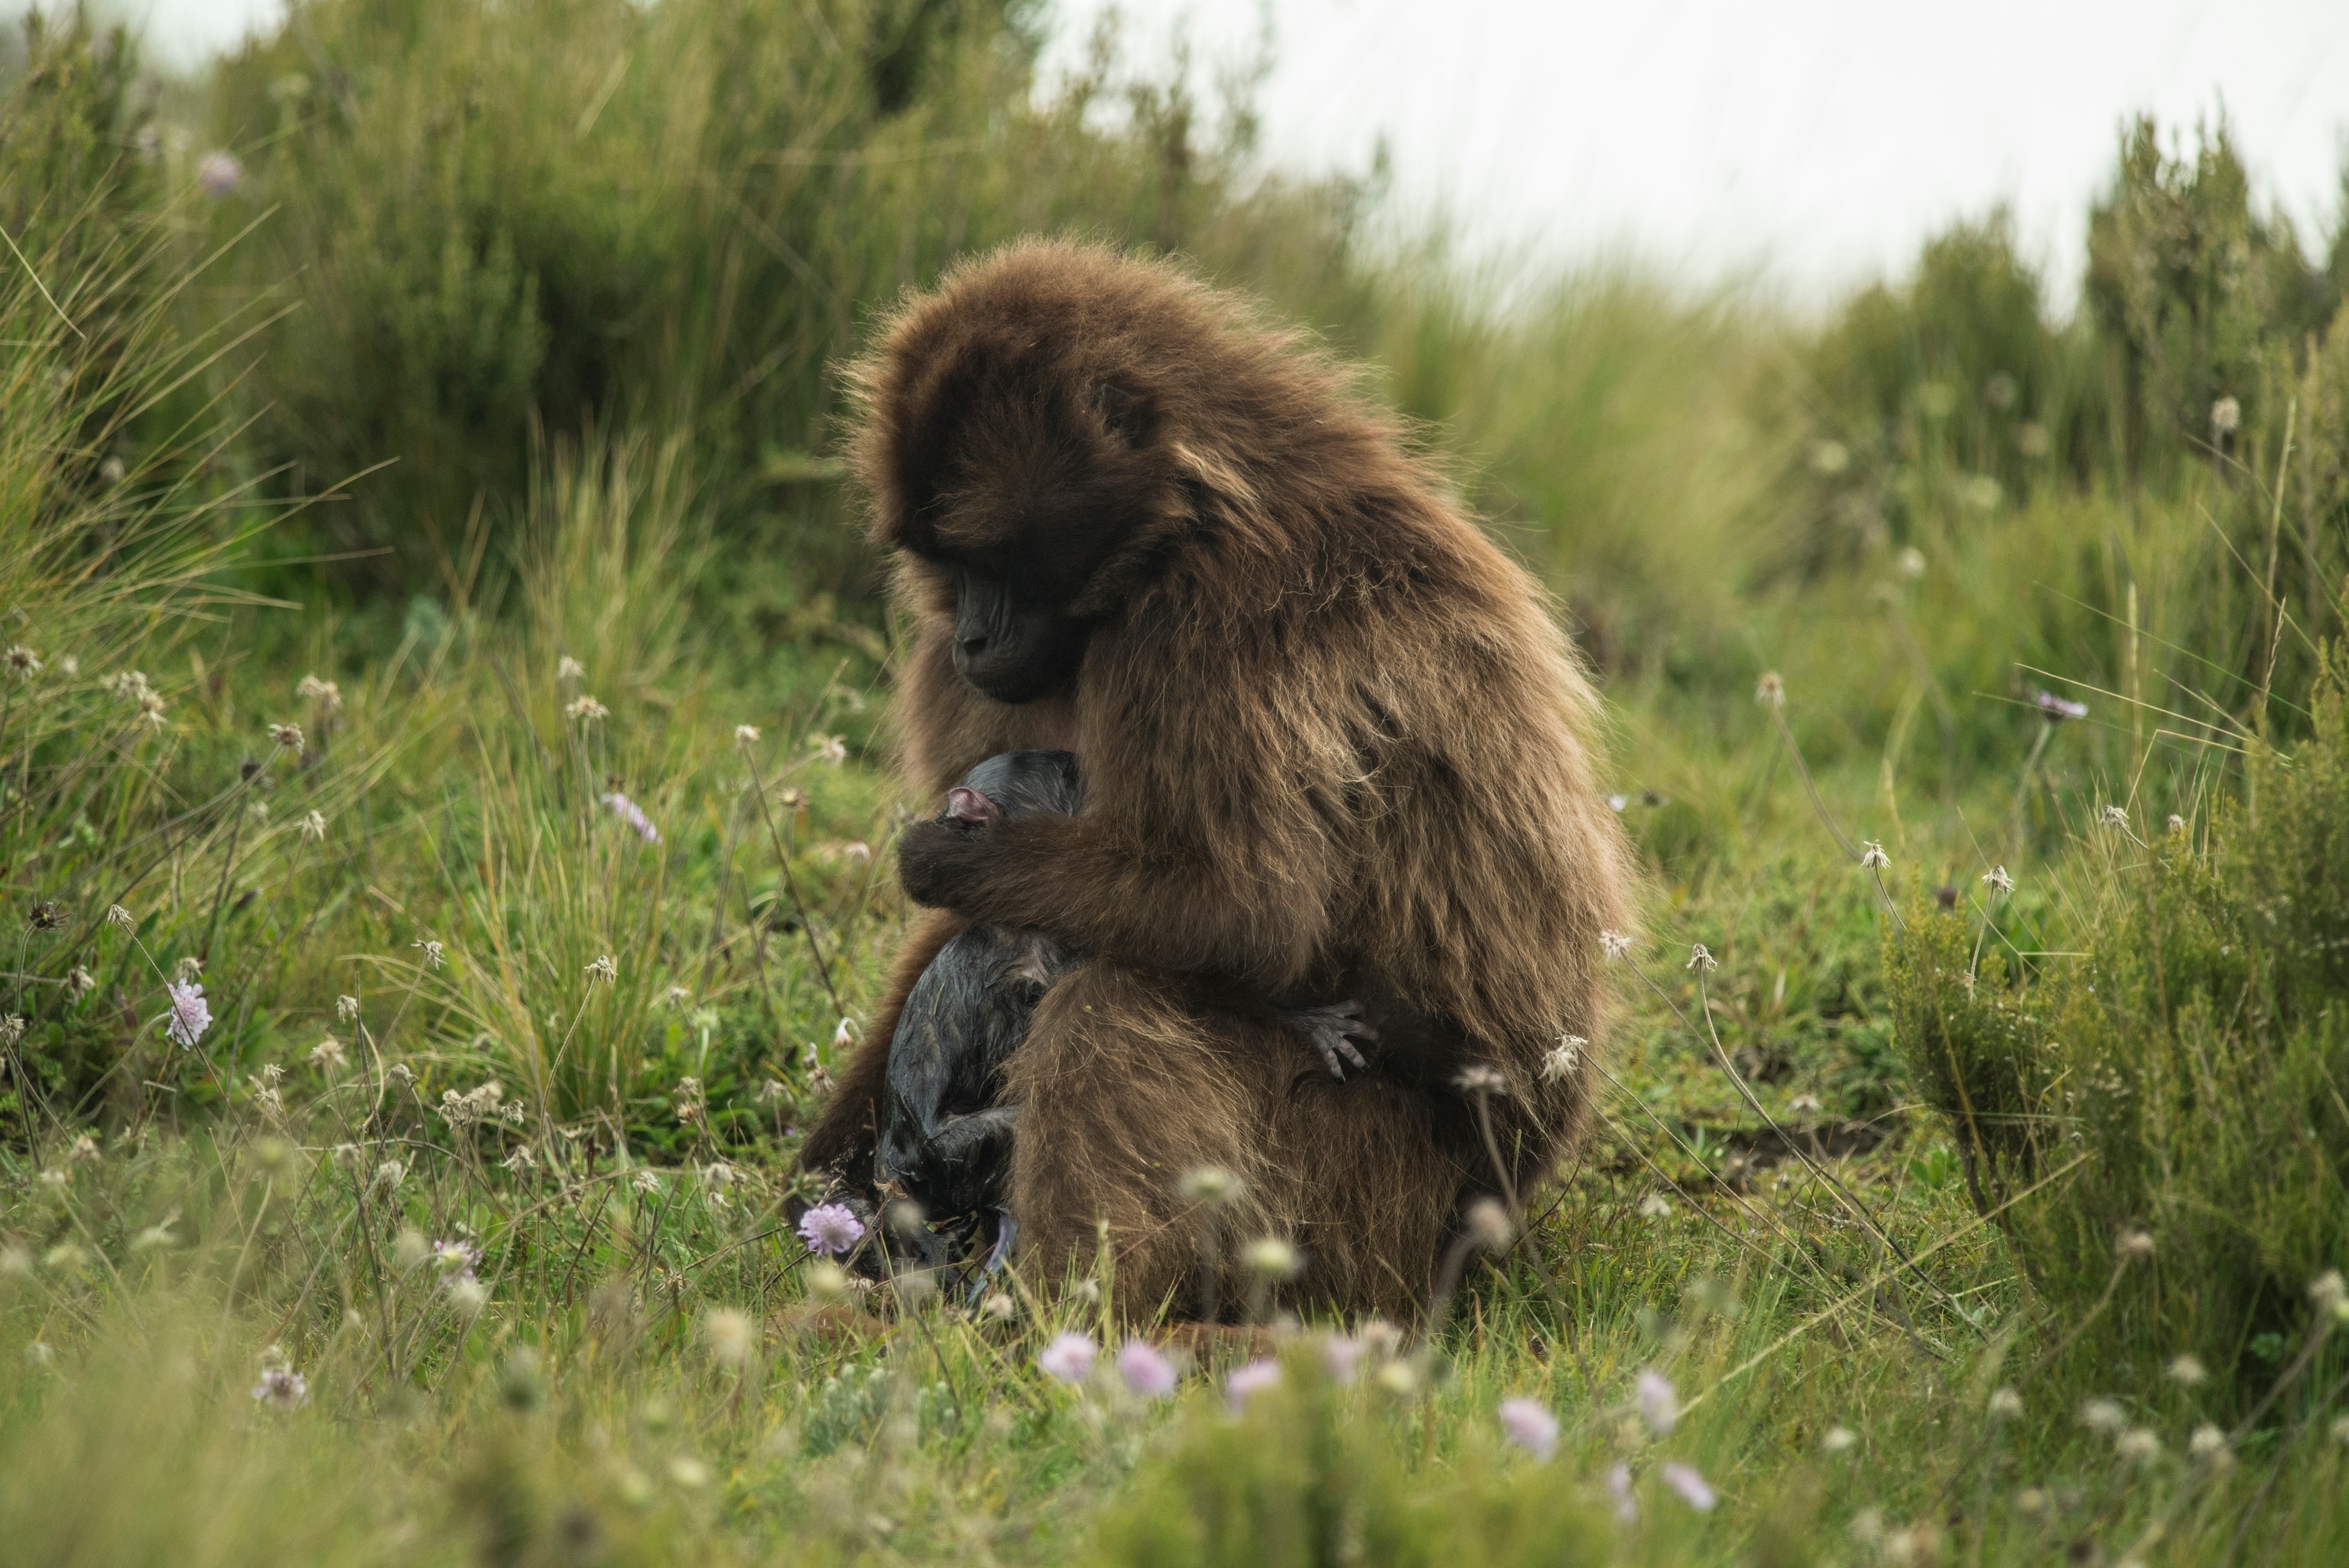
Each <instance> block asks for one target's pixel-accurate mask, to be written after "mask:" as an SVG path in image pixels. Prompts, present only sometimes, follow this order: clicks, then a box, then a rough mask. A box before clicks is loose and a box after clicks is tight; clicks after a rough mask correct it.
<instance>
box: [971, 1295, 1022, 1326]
mask: <svg viewBox="0 0 2349 1568" xmlns="http://www.w3.org/2000/svg"><path fill="white" fill-rule="evenodd" d="M978 1310H979V1311H981V1312H983V1313H985V1314H987V1315H988V1316H989V1317H991V1318H993V1319H995V1321H996V1322H998V1323H1009V1322H1010V1321H1011V1318H1012V1315H1014V1314H1015V1313H1017V1312H1018V1311H1019V1304H1018V1303H1017V1302H1014V1301H1013V1300H1012V1299H1011V1297H1010V1295H1009V1293H1007V1292H1004V1291H997V1292H995V1293H994V1294H993V1295H989V1296H988V1298H987V1299H986V1300H985V1301H982V1302H980V1303H979V1304H978Z"/></svg>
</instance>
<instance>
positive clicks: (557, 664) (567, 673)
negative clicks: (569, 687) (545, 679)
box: [554, 654, 587, 681]
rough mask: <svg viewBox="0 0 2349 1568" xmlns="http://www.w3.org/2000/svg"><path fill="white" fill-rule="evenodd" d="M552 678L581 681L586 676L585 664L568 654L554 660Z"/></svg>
mask: <svg viewBox="0 0 2349 1568" xmlns="http://www.w3.org/2000/svg"><path fill="white" fill-rule="evenodd" d="M554 678H555V679H556V680H559V681H583V680H585V679H586V678H587V666H586V665H583V664H581V663H580V662H579V661H578V660H577V659H574V658H573V657H572V656H571V655H569V654H565V655H563V656H562V657H561V658H559V659H557V660H555V661H554Z"/></svg>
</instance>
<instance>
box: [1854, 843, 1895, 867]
mask: <svg viewBox="0 0 2349 1568" xmlns="http://www.w3.org/2000/svg"><path fill="white" fill-rule="evenodd" d="M1891 863H1892V857H1891V856H1890V855H1888V854H1886V853H1885V852H1884V846H1883V845H1882V844H1879V843H1878V842H1877V841H1875V840H1874V839H1870V840H1868V841H1867V842H1866V843H1864V844H1862V845H1861V846H1860V854H1859V869H1860V870H1861V871H1864V872H1880V871H1882V870H1884V869H1885V868H1886V867H1887V866H1889V865H1890V864H1891Z"/></svg>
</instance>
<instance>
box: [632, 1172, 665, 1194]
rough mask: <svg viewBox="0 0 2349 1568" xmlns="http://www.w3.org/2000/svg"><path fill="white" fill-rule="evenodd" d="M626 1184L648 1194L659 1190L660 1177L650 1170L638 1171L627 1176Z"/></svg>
mask: <svg viewBox="0 0 2349 1568" xmlns="http://www.w3.org/2000/svg"><path fill="white" fill-rule="evenodd" d="M628 1185H629V1186H631V1187H634V1188H635V1189H636V1191H639V1192H642V1193H645V1194H646V1195H647V1196H650V1195H651V1194H653V1193H656V1192H658V1191H660V1178H659V1177H657V1176H656V1175H654V1174H653V1173H652V1172H651V1171H637V1172H636V1174H635V1175H634V1176H631V1177H629V1178H628Z"/></svg>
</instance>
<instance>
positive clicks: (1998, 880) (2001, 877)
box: [1982, 866, 2014, 895]
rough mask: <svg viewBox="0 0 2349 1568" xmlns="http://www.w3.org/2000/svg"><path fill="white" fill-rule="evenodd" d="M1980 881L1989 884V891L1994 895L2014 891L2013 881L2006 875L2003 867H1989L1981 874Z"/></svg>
mask: <svg viewBox="0 0 2349 1568" xmlns="http://www.w3.org/2000/svg"><path fill="white" fill-rule="evenodd" d="M1982 881H1984V882H1988V883H1990V891H1991V892H1994V893H1999V894H2001V895H2003V894H2006V893H2011V892H2013V891H2014V879H2013V877H2011V876H2009V875H2008V874H2007V871H2006V868H2005V867H2004V866H1992V867H1991V868H1990V870H1988V871H1986V872H1982Z"/></svg>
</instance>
